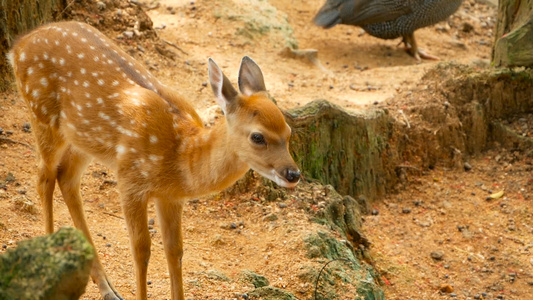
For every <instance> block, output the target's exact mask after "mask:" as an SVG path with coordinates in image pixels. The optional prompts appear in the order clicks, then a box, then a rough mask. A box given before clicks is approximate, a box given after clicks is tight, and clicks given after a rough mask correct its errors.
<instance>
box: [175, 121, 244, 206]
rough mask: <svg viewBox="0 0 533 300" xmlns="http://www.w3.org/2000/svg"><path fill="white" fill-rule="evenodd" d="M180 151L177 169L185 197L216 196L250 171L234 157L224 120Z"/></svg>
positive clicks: (202, 132) (192, 138) (188, 140)
mask: <svg viewBox="0 0 533 300" xmlns="http://www.w3.org/2000/svg"><path fill="white" fill-rule="evenodd" d="M181 147H182V149H183V150H182V154H181V159H180V160H181V162H180V165H179V166H178V167H179V168H180V169H181V172H182V174H183V175H184V176H183V177H185V178H186V179H185V181H186V182H185V184H184V187H186V190H185V192H188V193H187V194H188V195H186V196H188V197H198V196H201V195H206V194H210V193H214V192H219V191H221V190H223V189H225V188H227V187H229V186H231V185H232V184H233V183H235V182H236V181H237V180H238V179H239V178H241V177H242V176H243V175H244V174H245V173H246V172H247V171H248V170H249V169H250V167H249V166H248V164H246V163H245V162H243V161H242V160H241V159H240V158H239V156H238V155H237V153H236V145H235V143H234V142H232V140H231V137H230V136H229V134H228V129H227V126H226V122H225V119H223V120H222V121H221V122H218V123H217V124H216V125H215V126H214V127H213V128H212V129H202V130H200V131H199V132H198V133H197V134H196V135H193V136H190V137H189V138H188V139H187V140H186V141H184V143H183V144H182V145H181ZM183 177H182V178H183Z"/></svg>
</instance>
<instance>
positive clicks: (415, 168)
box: [397, 165, 420, 172]
mask: <svg viewBox="0 0 533 300" xmlns="http://www.w3.org/2000/svg"><path fill="white" fill-rule="evenodd" d="M397 167H398V168H405V169H413V170H416V171H418V172H420V169H419V168H417V167H413V166H407V165H398V166H397Z"/></svg>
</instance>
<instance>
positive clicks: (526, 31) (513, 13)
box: [492, 0, 533, 67]
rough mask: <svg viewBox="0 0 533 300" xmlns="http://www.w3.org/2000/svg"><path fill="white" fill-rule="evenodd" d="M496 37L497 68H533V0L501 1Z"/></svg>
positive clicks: (495, 62)
mask: <svg viewBox="0 0 533 300" xmlns="http://www.w3.org/2000/svg"><path fill="white" fill-rule="evenodd" d="M495 36H496V41H495V43H494V49H493V55H492V60H493V63H494V65H495V66H507V67H512V66H525V67H533V0H500V5H499V8H498V22H497V24H496V34H495Z"/></svg>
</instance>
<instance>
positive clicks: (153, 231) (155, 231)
mask: <svg viewBox="0 0 533 300" xmlns="http://www.w3.org/2000/svg"><path fill="white" fill-rule="evenodd" d="M148 231H149V232H150V233H157V229H148Z"/></svg>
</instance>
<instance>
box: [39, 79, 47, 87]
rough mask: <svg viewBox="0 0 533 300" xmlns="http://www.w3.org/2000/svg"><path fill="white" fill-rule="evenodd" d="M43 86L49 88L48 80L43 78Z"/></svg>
mask: <svg viewBox="0 0 533 300" xmlns="http://www.w3.org/2000/svg"><path fill="white" fill-rule="evenodd" d="M40 82H41V85H42V86H44V87H47V86H48V80H46V78H44V77H43V78H41V81H40Z"/></svg>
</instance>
